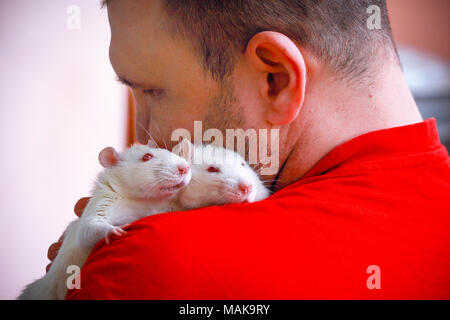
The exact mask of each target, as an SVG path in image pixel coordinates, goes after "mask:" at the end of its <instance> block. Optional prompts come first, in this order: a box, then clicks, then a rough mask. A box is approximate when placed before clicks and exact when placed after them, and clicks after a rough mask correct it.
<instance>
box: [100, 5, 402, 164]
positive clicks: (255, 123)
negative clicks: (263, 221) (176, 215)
mask: <svg viewBox="0 0 450 320" xmlns="http://www.w3.org/2000/svg"><path fill="white" fill-rule="evenodd" d="M107 2H108V13H109V19H110V25H111V46H110V58H111V63H112V65H113V67H114V69H115V71H116V73H117V74H118V76H119V78H121V79H122V80H123V81H124V82H125V83H127V84H128V85H130V86H131V87H132V88H133V93H134V96H135V98H136V102H137V112H138V113H137V122H138V126H137V133H138V139H139V140H140V142H142V143H145V142H146V140H147V134H146V133H145V130H143V127H144V128H145V129H147V130H149V131H150V133H151V134H152V136H153V137H154V138H155V139H156V140H157V141H158V142H159V143H160V144H161V145H164V143H167V144H168V145H171V143H170V136H171V132H172V131H173V130H175V129H177V128H186V129H188V130H190V131H191V132H192V131H193V122H194V120H202V121H203V129H204V130H205V129H208V128H218V129H219V130H224V129H226V128H230V129H233V128H242V129H244V130H246V129H248V128H257V129H270V128H280V139H281V140H283V139H287V140H290V138H291V132H290V126H292V125H293V124H294V122H295V120H296V119H297V118H298V115H299V112H300V109H301V108H302V106H303V104H304V103H305V98H306V99H307V98H308V95H309V97H312V96H313V95H315V98H314V99H311V98H310V99H309V100H308V99H307V102H309V104H314V106H315V107H316V108H317V105H319V104H320V99H319V100H317V96H318V94H320V92H317V91H318V90H319V89H318V87H315V86H314V84H315V83H319V82H321V81H322V82H324V81H325V80H326V81H327V82H328V83H329V82H330V79H334V80H335V81H336V82H337V83H340V84H341V85H342V84H345V85H346V84H349V86H350V84H351V86H354V84H355V83H357V82H359V81H363V80H364V83H365V84H369V83H370V81H369V80H367V79H370V75H369V71H368V70H371V69H373V68H372V67H373V65H374V63H375V62H379V61H380V60H381V59H380V57H381V56H383V55H386V54H388V55H390V56H391V57H394V59H393V60H395V59H396V53H395V51H396V50H395V44H394V42H393V40H392V34H391V30H390V26H389V20H388V17H387V10H386V4H385V1H384V0H354V1H342V0H329V1H319V0H296V1H295V0H291V1H289V0H284V1H281V0H280V1H272V0H247V1H245V0H237V1H223V0H205V1H196V0H178V1H177V0H155V1H150V0H134V1H124V0H109V1H107ZM371 5H377V6H378V8H380V14H381V15H380V18H381V29H379V30H378V29H375V30H370V29H369V28H368V27H367V19H368V18H369V16H370V14H369V13H368V12H367V9H368V7H370V6H371ZM307 83H308V84H307ZM313 88H316V90H314V89H313ZM330 90H332V88H330ZM321 94H323V95H325V93H324V92H322V93H321ZM306 104H307V103H305V105H306ZM311 110H312V109H309V110H307V111H305V112H303V113H304V118H306V117H307V115H308V112H312V111H311ZM307 125H308V123H307V121H303V122H302V123H301V126H303V127H306V126H307ZM296 138H297V137H296ZM292 146H293V145H290V144H289V143H285V144H284V145H283V147H285V149H286V150H280V157H281V158H283V157H284V158H286V157H287V153H289V149H290V148H292ZM283 161H284V160H283V159H280V162H281V163H282V162H283Z"/></svg>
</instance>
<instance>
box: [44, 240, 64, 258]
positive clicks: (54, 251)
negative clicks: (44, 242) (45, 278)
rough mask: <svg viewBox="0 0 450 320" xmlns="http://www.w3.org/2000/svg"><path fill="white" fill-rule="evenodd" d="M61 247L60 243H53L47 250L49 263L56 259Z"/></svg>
mask: <svg viewBox="0 0 450 320" xmlns="http://www.w3.org/2000/svg"><path fill="white" fill-rule="evenodd" d="M61 245H62V242H55V243H53V244H52V245H51V246H50V247H49V248H48V252H47V257H48V259H49V260H50V261H53V260H54V259H55V258H56V256H57V255H58V251H59V248H61Z"/></svg>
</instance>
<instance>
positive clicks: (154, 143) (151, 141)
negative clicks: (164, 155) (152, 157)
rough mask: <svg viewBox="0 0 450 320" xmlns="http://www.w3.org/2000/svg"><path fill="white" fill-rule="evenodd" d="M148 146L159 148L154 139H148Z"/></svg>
mask: <svg viewBox="0 0 450 320" xmlns="http://www.w3.org/2000/svg"><path fill="white" fill-rule="evenodd" d="M147 147H150V148H158V144H157V143H156V142H155V141H154V140H153V139H148V141H147Z"/></svg>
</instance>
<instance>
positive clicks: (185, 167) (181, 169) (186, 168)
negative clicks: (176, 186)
mask: <svg viewBox="0 0 450 320" xmlns="http://www.w3.org/2000/svg"><path fill="white" fill-rule="evenodd" d="M189 169H190V167H189V166H188V165H179V166H178V172H179V173H180V174H181V175H183V174H187V173H188V172H189Z"/></svg>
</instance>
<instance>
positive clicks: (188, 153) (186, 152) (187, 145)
mask: <svg viewBox="0 0 450 320" xmlns="http://www.w3.org/2000/svg"><path fill="white" fill-rule="evenodd" d="M193 147H194V145H193V144H192V143H191V142H190V141H189V140H188V139H186V138H183V140H182V141H181V142H180V143H179V144H177V145H176V146H175V147H173V148H172V152H173V153H175V154H176V155H177V156H180V157H182V158H183V159H185V160H186V161H188V162H191V161H192V151H193V150H192V149H193Z"/></svg>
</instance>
